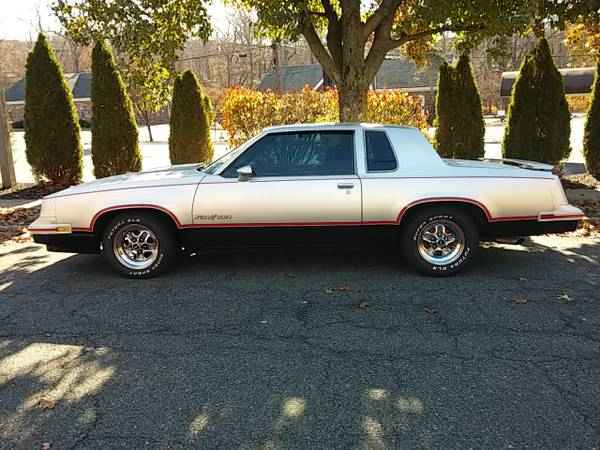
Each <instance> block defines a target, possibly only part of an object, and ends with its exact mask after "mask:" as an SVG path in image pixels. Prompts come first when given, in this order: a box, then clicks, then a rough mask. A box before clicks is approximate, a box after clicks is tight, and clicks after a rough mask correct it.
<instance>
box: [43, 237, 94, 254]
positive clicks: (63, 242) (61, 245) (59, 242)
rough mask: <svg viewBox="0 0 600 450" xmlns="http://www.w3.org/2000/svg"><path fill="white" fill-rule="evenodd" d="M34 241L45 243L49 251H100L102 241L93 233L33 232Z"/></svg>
mask: <svg viewBox="0 0 600 450" xmlns="http://www.w3.org/2000/svg"><path fill="white" fill-rule="evenodd" d="M33 240H34V242H36V243H38V244H44V245H45V246H46V247H47V248H48V251H49V252H67V253H99V252H100V241H99V240H98V238H97V237H96V235H95V234H93V233H68V234H66V233H53V234H38V233H35V234H33Z"/></svg>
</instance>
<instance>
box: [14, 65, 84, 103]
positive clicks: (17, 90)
mask: <svg viewBox="0 0 600 450" xmlns="http://www.w3.org/2000/svg"><path fill="white" fill-rule="evenodd" d="M65 81H66V82H67V85H68V86H69V87H70V88H71V92H73V98H74V99H75V100H76V101H87V100H89V99H90V98H91V96H92V74H91V73H89V72H82V73H66V74H65ZM5 97H6V101H7V102H8V103H9V104H10V103H12V104H20V103H25V79H24V78H23V79H21V80H19V81H17V82H16V83H15V84H13V85H12V86H10V87H9V88H8V89H7V90H6V94H5Z"/></svg>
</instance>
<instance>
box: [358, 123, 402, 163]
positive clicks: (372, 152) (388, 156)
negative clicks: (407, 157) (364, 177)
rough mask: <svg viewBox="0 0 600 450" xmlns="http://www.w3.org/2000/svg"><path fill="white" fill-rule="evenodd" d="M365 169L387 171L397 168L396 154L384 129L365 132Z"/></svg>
mask: <svg viewBox="0 0 600 450" xmlns="http://www.w3.org/2000/svg"><path fill="white" fill-rule="evenodd" d="M365 140H366V149H367V171H369V172H389V171H393V170H396V169H397V168H398V162H397V161H396V155H395V154H394V150H393V149H392V145H391V144H390V140H389V139H388V137H387V134H386V133H385V131H366V132H365Z"/></svg>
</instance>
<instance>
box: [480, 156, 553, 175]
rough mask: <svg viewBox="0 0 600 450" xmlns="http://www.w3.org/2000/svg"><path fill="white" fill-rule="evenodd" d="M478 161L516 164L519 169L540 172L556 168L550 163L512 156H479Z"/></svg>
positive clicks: (551, 170)
mask: <svg viewBox="0 0 600 450" xmlns="http://www.w3.org/2000/svg"><path fill="white" fill-rule="evenodd" d="M480 161H485V162H493V163H499V164H506V165H507V166H516V167H519V168H521V169H528V170H539V171H542V172H552V173H555V172H556V168H555V167H554V166H553V165H550V164H544V163H541V162H537V161H525V160H524V159H512V158H480Z"/></svg>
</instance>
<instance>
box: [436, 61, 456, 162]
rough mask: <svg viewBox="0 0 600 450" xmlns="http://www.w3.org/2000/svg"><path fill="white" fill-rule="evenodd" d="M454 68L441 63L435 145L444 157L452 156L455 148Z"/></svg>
mask: <svg viewBox="0 0 600 450" xmlns="http://www.w3.org/2000/svg"><path fill="white" fill-rule="evenodd" d="M453 72H454V69H453V68H452V67H450V66H449V65H448V63H446V62H444V63H442V64H441V65H440V72H439V77H438V84H437V92H436V99H435V114H436V117H435V121H434V125H435V147H436V149H437V151H438V153H439V154H440V156H442V157H443V158H451V157H452V154H453V148H454V141H453V138H454V128H453V125H454V123H453V121H452V117H453V115H454V107H455V106H456V102H455V100H454V91H453V89H454V82H453Z"/></svg>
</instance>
